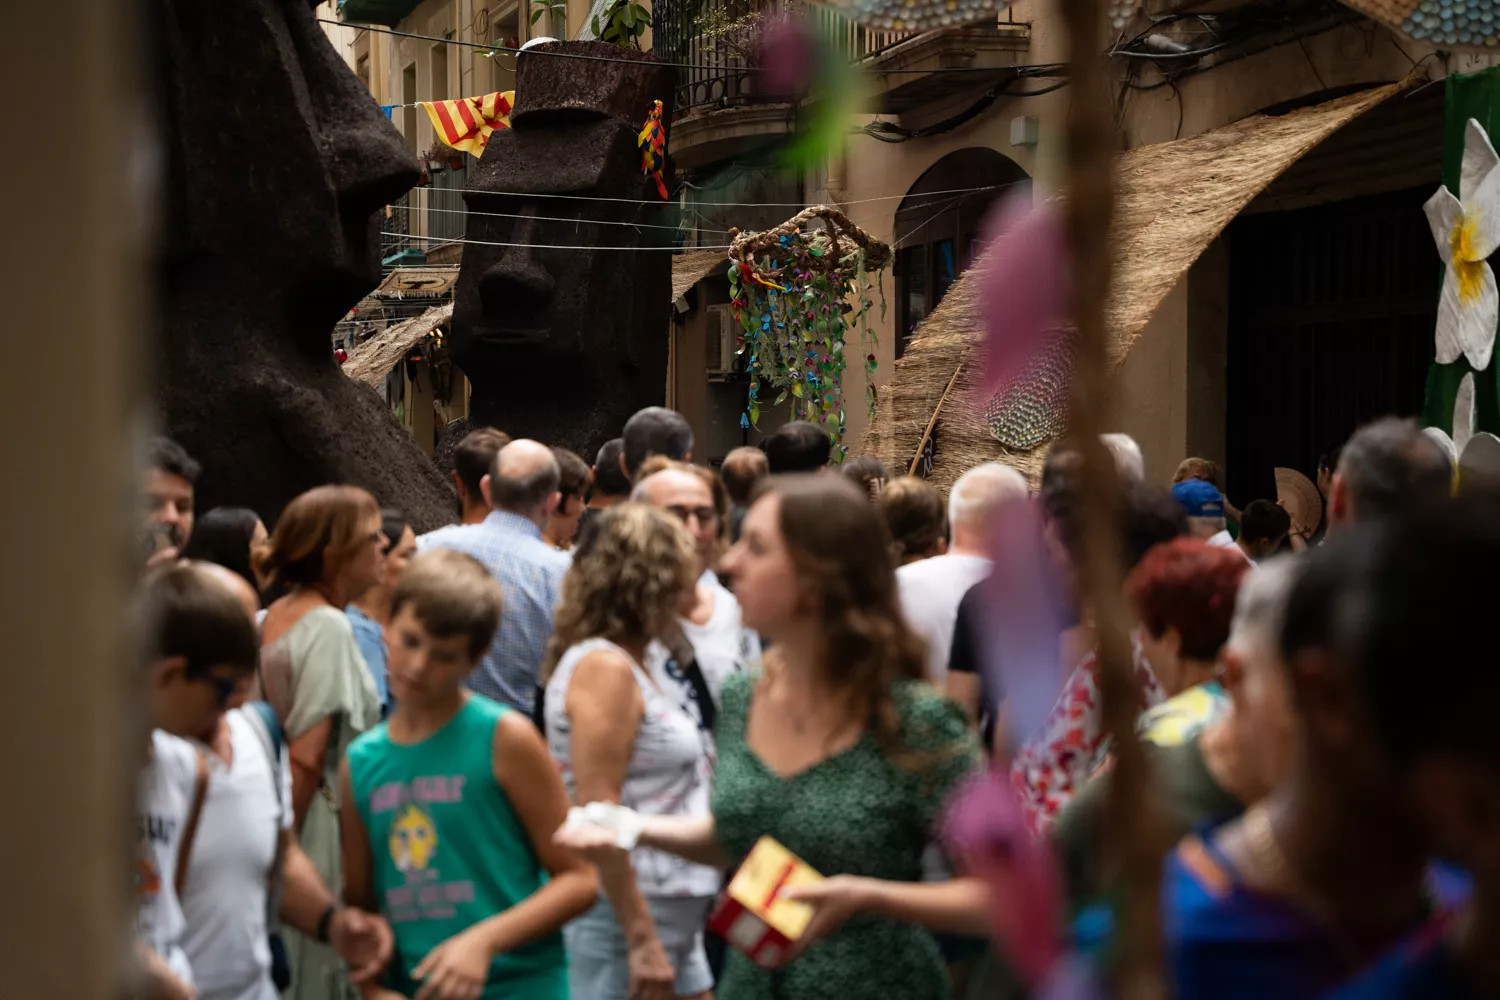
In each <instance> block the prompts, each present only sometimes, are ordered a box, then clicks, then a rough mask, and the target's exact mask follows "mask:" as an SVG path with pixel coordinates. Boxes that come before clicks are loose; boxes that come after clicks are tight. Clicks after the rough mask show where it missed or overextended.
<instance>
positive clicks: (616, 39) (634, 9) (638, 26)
mask: <svg viewBox="0 0 1500 1000" xmlns="http://www.w3.org/2000/svg"><path fill="white" fill-rule="evenodd" d="M590 26H591V27H592V28H593V29H594V36H595V37H596V38H598V39H599V40H600V41H602V42H613V43H614V44H616V45H624V46H627V47H628V48H634V49H638V48H640V47H641V36H642V35H644V34H645V33H646V29H647V28H649V27H651V12H650V11H649V10H647V9H646V8H645V7H642V6H641V5H640V4H638V3H636V2H635V0H609V2H608V3H606V4H605V5H604V9H603V10H602V11H600V12H599V13H598V14H595V15H594V20H593V22H592V23H591V25H590Z"/></svg>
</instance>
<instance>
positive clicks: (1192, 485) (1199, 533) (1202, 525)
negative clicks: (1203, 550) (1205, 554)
mask: <svg viewBox="0 0 1500 1000" xmlns="http://www.w3.org/2000/svg"><path fill="white" fill-rule="evenodd" d="M1172 499H1173V500H1176V501H1177V503H1178V504H1179V505H1181V507H1182V509H1183V510H1184V511H1185V512H1186V513H1187V520H1188V536H1189V537H1191V538H1196V539H1198V540H1199V541H1200V542H1207V543H1208V544H1209V545H1215V546H1218V547H1219V548H1221V549H1229V548H1233V547H1234V536H1232V535H1230V533H1229V525H1228V522H1226V521H1225V520H1224V494H1222V493H1220V492H1219V488H1218V487H1217V486H1215V485H1214V484H1213V483H1210V482H1206V481H1205V480H1202V479H1184V480H1183V481H1182V482H1180V483H1178V484H1177V485H1176V486H1173V487H1172Z"/></svg>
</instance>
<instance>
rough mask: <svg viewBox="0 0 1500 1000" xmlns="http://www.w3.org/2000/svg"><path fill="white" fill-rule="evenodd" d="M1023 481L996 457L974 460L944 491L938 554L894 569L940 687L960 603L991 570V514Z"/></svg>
mask: <svg viewBox="0 0 1500 1000" xmlns="http://www.w3.org/2000/svg"><path fill="white" fill-rule="evenodd" d="M1026 495H1027V490H1026V480H1025V478H1024V477H1023V476H1022V475H1021V474H1020V473H1019V472H1017V471H1016V470H1015V469H1012V468H1010V467H1009V466H1007V465H1001V464H1000V463H999V462H985V463H984V464H983V465H976V466H975V467H974V468H972V469H970V470H969V471H968V472H965V473H964V474H963V475H962V476H960V477H959V479H958V482H956V483H954V484H953V489H952V490H951V491H950V492H949V494H948V525H949V531H950V533H951V534H952V539H951V541H950V542H949V545H948V551H947V552H946V553H945V554H943V555H940V556H933V557H932V558H930V559H922V560H919V561H918V562H914V563H908V564H907V565H905V566H902V567H901V568H900V569H898V570H897V571H896V583H897V586H898V587H899V588H900V591H901V609H902V611H903V612H905V614H906V621H907V623H908V624H909V625H910V626H911V627H912V629H913V630H915V631H916V633H917V634H918V635H920V636H921V637H922V638H923V639H924V640H926V642H927V676H928V678H929V679H930V680H931V681H932V682H933V683H934V684H936V685H937V686H938V687H939V688H942V687H943V685H944V682H945V679H946V677H947V673H948V651H949V650H950V649H951V648H952V646H953V624H954V621H955V620H956V618H957V616H958V602H959V601H961V600H963V596H964V594H965V593H966V592H967V591H968V589H969V588H970V587H972V586H974V585H975V584H976V583H978V582H979V581H981V580H983V579H984V578H985V577H987V576H989V573H990V557H989V544H990V536H991V534H992V531H993V527H994V523H995V515H996V514H997V513H998V512H999V511H1000V509H1001V507H1002V506H1004V505H1005V504H1006V503H1007V502H1009V501H1012V500H1024V499H1025V498H1026Z"/></svg>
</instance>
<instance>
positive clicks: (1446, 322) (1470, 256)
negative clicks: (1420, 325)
mask: <svg viewBox="0 0 1500 1000" xmlns="http://www.w3.org/2000/svg"><path fill="white" fill-rule="evenodd" d="M1497 168H1500V155H1496V153H1495V147H1494V146H1492V145H1491V144H1490V139H1489V136H1487V135H1485V132H1484V128H1483V127H1482V126H1481V125H1480V124H1479V123H1478V122H1477V121H1474V120H1473V119H1472V118H1471V119H1469V125H1468V128H1466V129H1465V130H1464V160H1463V170H1462V171H1461V175H1460V180H1459V186H1458V197H1457V198H1455V197H1453V194H1452V192H1450V191H1449V190H1448V189H1447V188H1446V187H1440V188H1438V189H1437V193H1436V194H1434V195H1433V196H1432V197H1431V198H1430V199H1428V201H1427V204H1426V205H1424V206H1423V208H1424V209H1425V210H1426V212H1427V221H1428V224H1429V225H1431V226H1432V238H1433V239H1434V240H1436V241H1437V248H1438V255H1439V256H1441V257H1442V258H1443V263H1444V264H1446V265H1447V270H1445V271H1444V272H1443V296H1442V300H1441V301H1440V302H1439V303H1438V317H1437V360H1438V362H1439V363H1441V364H1448V363H1450V362H1453V361H1457V360H1458V357H1459V355H1460V354H1462V355H1463V356H1464V357H1465V358H1467V359H1468V360H1469V364H1470V365H1471V366H1472V367H1473V368H1474V370H1475V371H1483V370H1484V369H1485V368H1487V367H1488V366H1489V363H1490V355H1491V353H1492V352H1493V351H1494V348H1495V324H1496V322H1497V320H1500V291H1497V290H1496V287H1495V272H1494V271H1492V270H1490V266H1489V264H1487V263H1485V260H1486V258H1488V257H1489V256H1490V254H1492V253H1494V252H1495V249H1496V247H1500V169H1497Z"/></svg>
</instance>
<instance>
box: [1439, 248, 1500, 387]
mask: <svg viewBox="0 0 1500 1000" xmlns="http://www.w3.org/2000/svg"><path fill="white" fill-rule="evenodd" d="M1479 266H1480V267H1481V268H1483V272H1482V273H1483V277H1482V278H1481V283H1480V286H1479V299H1478V301H1476V302H1475V303H1474V304H1473V305H1471V306H1469V307H1468V308H1467V309H1461V311H1460V312H1459V316H1458V345H1459V347H1461V348H1463V352H1464V357H1466V358H1468V359H1469V364H1470V365H1471V366H1472V367H1473V369H1474V370H1475V371H1476V372H1482V371H1484V370H1485V369H1486V368H1488V367H1489V366H1490V354H1491V352H1493V351H1494V349H1495V323H1496V321H1497V320H1500V290H1497V289H1496V287H1495V272H1494V271H1491V270H1490V266H1489V265H1488V264H1480V265H1479ZM1454 284H1457V282H1454ZM1445 294H1446V290H1445Z"/></svg>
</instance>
